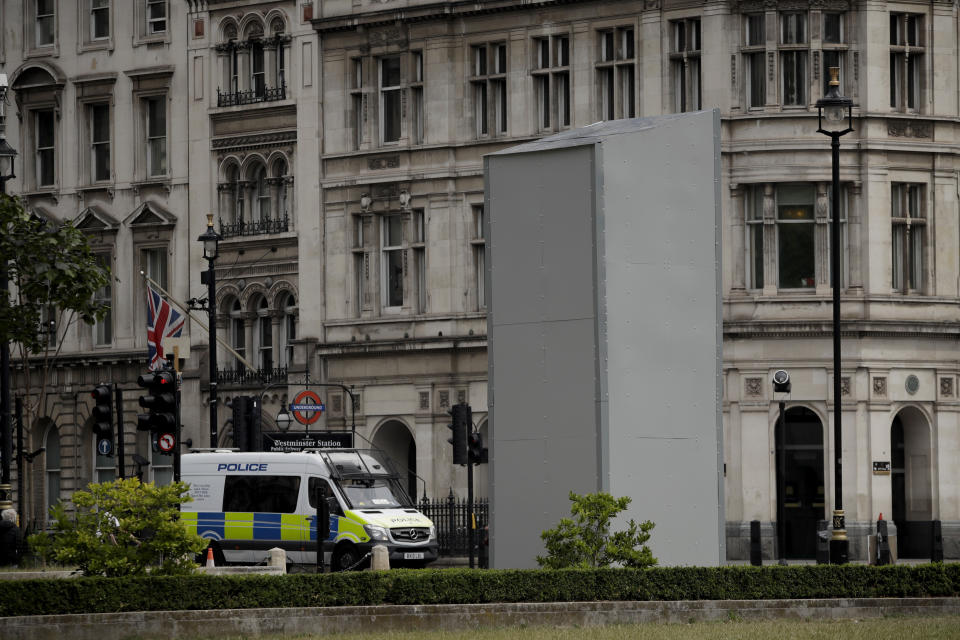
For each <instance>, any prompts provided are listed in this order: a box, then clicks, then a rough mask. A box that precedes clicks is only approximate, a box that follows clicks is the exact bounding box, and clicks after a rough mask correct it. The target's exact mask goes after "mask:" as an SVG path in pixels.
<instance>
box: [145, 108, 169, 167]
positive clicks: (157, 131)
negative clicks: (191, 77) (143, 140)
mask: <svg viewBox="0 0 960 640" xmlns="http://www.w3.org/2000/svg"><path fill="white" fill-rule="evenodd" d="M143 102H144V112H145V115H146V132H147V176H148V177H156V176H163V175H166V173H167V99H166V96H155V97H152V98H145V99H144V101H143Z"/></svg>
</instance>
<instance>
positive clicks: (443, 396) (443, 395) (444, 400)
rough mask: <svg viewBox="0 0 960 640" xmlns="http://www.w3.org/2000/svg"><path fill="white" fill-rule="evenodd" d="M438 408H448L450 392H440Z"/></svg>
mask: <svg viewBox="0 0 960 640" xmlns="http://www.w3.org/2000/svg"><path fill="white" fill-rule="evenodd" d="M440 408H441V409H449V408H450V392H449V391H441V392H440Z"/></svg>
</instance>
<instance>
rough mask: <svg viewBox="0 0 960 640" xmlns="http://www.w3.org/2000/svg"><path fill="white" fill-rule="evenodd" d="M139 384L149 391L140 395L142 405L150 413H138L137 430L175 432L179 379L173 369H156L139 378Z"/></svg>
mask: <svg viewBox="0 0 960 640" xmlns="http://www.w3.org/2000/svg"><path fill="white" fill-rule="evenodd" d="M137 384H138V385H139V386H141V387H142V388H144V389H146V390H147V391H148V392H149V395H144V396H140V406H141V407H143V408H144V409H146V410H147V411H148V413H138V414H137V431H151V432H153V433H173V432H174V431H175V430H176V428H177V381H176V378H174V374H173V371H166V370H161V371H155V372H152V373H145V374H143V375H142V376H140V377H139V378H137Z"/></svg>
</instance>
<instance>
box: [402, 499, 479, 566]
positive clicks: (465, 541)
mask: <svg viewBox="0 0 960 640" xmlns="http://www.w3.org/2000/svg"><path fill="white" fill-rule="evenodd" d="M417 508H418V509H419V510H420V512H421V513H422V514H423V515H425V516H427V517H428V518H430V519H431V520H432V521H433V524H434V526H435V527H436V528H437V541H438V542H439V544H440V550H439V553H440V555H441V556H465V555H468V554H469V552H470V529H469V520H468V519H467V501H466V500H461V499H459V498H457V497H455V496H454V495H453V494H452V493H451V494H450V495H449V496H447V497H446V498H433V499H431V498H427V497H426V496H424V498H423V499H422V500H421V501H420V502H418V503H417ZM473 513H474V515H475V516H476V519H477V533H476V535H475V536H474V542H473V543H474V549H475V550H477V549H479V547H480V546H481V545H482V544H484V541H485V539H486V537H487V536H486V531H485V529H486V526H487V523H488V522H490V502H489V501H488V500H485V499H480V500H475V501H474V503H473ZM478 555H479V554H478Z"/></svg>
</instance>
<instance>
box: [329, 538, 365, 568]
mask: <svg viewBox="0 0 960 640" xmlns="http://www.w3.org/2000/svg"><path fill="white" fill-rule="evenodd" d="M359 559H360V552H359V551H357V548H356V547H355V546H353V545H352V544H345V545H343V546H341V547H338V548H337V550H336V551H335V552H334V553H333V558H332V559H331V561H330V568H331V569H333V570H334V571H347V570H348V569H350V567H353V565H355V564H357V561H358V560H359ZM356 568H357V569H359V567H356Z"/></svg>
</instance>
